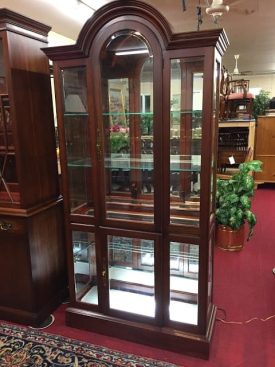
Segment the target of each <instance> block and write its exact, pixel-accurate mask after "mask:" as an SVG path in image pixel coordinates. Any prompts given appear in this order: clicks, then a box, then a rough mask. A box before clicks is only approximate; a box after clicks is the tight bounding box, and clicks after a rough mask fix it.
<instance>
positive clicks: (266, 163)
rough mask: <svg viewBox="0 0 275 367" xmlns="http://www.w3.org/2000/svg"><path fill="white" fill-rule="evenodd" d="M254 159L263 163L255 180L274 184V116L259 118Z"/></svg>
mask: <svg viewBox="0 0 275 367" xmlns="http://www.w3.org/2000/svg"><path fill="white" fill-rule="evenodd" d="M255 159H259V160H260V161H262V162H263V167H262V172H259V173H255V180H256V181H257V182H258V183H260V182H271V183H274V182H275V116H259V117H258V119H257V129H256V149H255Z"/></svg>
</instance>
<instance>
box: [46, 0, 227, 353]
mask: <svg viewBox="0 0 275 367" xmlns="http://www.w3.org/2000/svg"><path fill="white" fill-rule="evenodd" d="M227 44H228V41H227V37H226V35H225V34H224V32H223V31H222V30H213V31H205V32H191V33H186V34H172V32H171V30H170V27H169V25H168V23H167V21H166V20H165V19H164V18H163V16H162V15H161V14H159V12H158V11H156V10H155V9H154V8H152V7H151V6H149V5H147V4H145V3H142V2H140V1H114V2H111V3H110V4H107V5H105V6H104V7H102V8H101V9H99V10H98V11H97V12H96V13H95V14H94V16H92V17H91V18H90V19H89V20H88V21H87V23H86V24H85V25H84V27H83V28H82V30H81V32H80V35H79V38H78V40H77V42H76V44H75V45H72V46H62V47H52V48H48V49H44V52H45V53H46V54H47V55H48V57H49V58H50V59H51V60H53V64H54V79H55V88H56V102H57V115H58V125H59V126H58V127H59V139H60V149H61V172H62V183H63V187H62V190H63V192H64V205H65V214H66V228H67V230H66V236H67V237H66V240H67V246H68V247H67V254H68V267H69V283H70V305H69V307H68V308H67V310H66V322H67V324H68V325H70V326H74V327H77V328H83V329H88V330H93V331H96V332H99V333H104V334H107V335H112V336H118V337H121V338H125V339H127V340H132V341H136V342H140V343H144V344H149V345H154V346H156V347H160V348H164V349H165V348H167V349H170V350H173V351H177V352H182V353H190V354H194V355H197V356H201V357H204V358H207V357H208V354H209V345H210V339H211V335H212V330H213V325H214V319H215V310H216V308H215V306H214V305H213V304H212V251H213V236H214V226H215V224H214V214H213V213H214V198H215V195H214V189H215V185H214V179H215V158H216V128H217V117H218V114H217V112H218V111H217V110H216V106H217V102H218V97H219V96H218V94H217V91H218V84H219V73H220V63H221V56H222V55H223V53H224V51H225V49H226V47H227Z"/></svg>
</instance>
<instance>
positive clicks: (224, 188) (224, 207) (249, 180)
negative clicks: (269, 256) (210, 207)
mask: <svg viewBox="0 0 275 367" xmlns="http://www.w3.org/2000/svg"><path fill="white" fill-rule="evenodd" d="M261 166H262V162H261V161H258V160H253V161H249V162H245V163H241V164H240V165H239V169H238V171H237V172H236V173H235V174H233V175H232V177H230V178H229V179H218V180H217V192H216V223H217V226H216V228H217V231H216V245H217V246H218V247H220V248H222V249H225V250H230V251H238V250H241V249H242V247H243V243H244V239H245V226H244V224H245V223H247V224H248V227H249V231H248V236H247V241H248V240H249V239H250V238H251V236H252V234H253V229H254V226H255V224H256V216H255V214H254V213H253V212H252V211H251V199H252V197H253V196H254V186H255V183H254V178H253V176H252V172H260V171H261Z"/></svg>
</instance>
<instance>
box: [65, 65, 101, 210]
mask: <svg viewBox="0 0 275 367" xmlns="http://www.w3.org/2000/svg"><path fill="white" fill-rule="evenodd" d="M61 79H62V84H63V111H64V113H63V127H64V136H65V144H66V167H65V171H66V173H67V175H68V186H69V203H70V213H71V214H74V215H79V216H84V215H85V216H87V215H88V216H92V217H94V199H93V195H92V159H91V149H90V145H91V142H90V129H89V114H88V110H87V80H86V67H85V66H78V67H71V68H63V69H62V70H61ZM63 174H64V172H63Z"/></svg>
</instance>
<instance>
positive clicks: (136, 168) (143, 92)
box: [100, 30, 154, 223]
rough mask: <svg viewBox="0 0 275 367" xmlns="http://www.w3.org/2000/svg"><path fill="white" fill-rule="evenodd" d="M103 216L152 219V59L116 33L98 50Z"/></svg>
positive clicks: (141, 42) (132, 39) (142, 44)
mask: <svg viewBox="0 0 275 367" xmlns="http://www.w3.org/2000/svg"><path fill="white" fill-rule="evenodd" d="M100 57H101V75H102V100H103V121H104V168H105V197H106V218H107V219H120V220H123V219H126V220H130V221H143V222H150V223H152V222H154V195H153V193H154V183H153V172H154V157H153V144H154V141H153V58H152V55H151V52H150V48H149V46H148V44H147V42H146V40H145V39H144V38H143V37H142V36H141V35H140V34H139V33H138V32H134V31H131V30H124V31H121V32H118V33H116V34H114V35H112V37H111V38H110V40H108V42H107V47H106V48H105V49H103V50H102V51H101V56H100Z"/></svg>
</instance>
